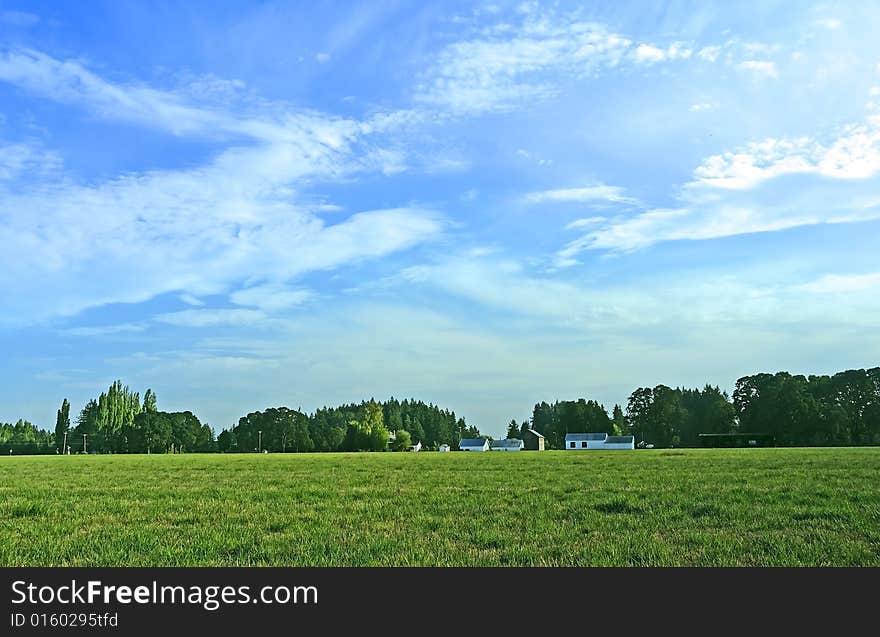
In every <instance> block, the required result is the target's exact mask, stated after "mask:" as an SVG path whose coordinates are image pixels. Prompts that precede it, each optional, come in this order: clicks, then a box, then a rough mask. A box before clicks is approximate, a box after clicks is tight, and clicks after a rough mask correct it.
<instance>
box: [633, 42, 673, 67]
mask: <svg viewBox="0 0 880 637" xmlns="http://www.w3.org/2000/svg"><path fill="white" fill-rule="evenodd" d="M633 57H634V58H635V60H636V62H641V63H643V64H654V63H655V62H662V61H663V60H665V59H666V51H664V50H663V49H658V48H657V47H656V46H651V45H650V44H640V45H638V46H637V47H636V50H635V51H633Z"/></svg>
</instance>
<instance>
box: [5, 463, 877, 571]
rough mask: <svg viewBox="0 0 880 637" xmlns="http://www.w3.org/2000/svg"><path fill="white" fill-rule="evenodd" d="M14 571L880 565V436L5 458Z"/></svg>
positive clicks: (9, 561) (8, 549)
mask: <svg viewBox="0 0 880 637" xmlns="http://www.w3.org/2000/svg"><path fill="white" fill-rule="evenodd" d="M0 565H3V566H18V565H28V566H37V565H39V566H60V565H70V566H73V565H77V566H129V565H132V566H133V565H142V566H173V565H198V566H212V565H273V566H368V565H383V566H385V565H393V566H422V565H431V566H433V565H450V566H453V565H454V566H466V565H472V566H478V565H525V566H543V565H552V566H575V565H578V566H589V565H615V566H616V565H686V566H719V565H724V566H727V565H731V566H732V565H742V566H753V565H768V566H769V565H773V566H783V565H828V566H844V565H865V566H867V565H873V566H877V565H880V448H861V449H849V448H848V449H743V450H725V449H718V450H651V451H644V450H639V451H635V452H633V451H630V452H626V451H617V452H613V451H605V452H602V451H588V452H566V451H557V452H544V453H538V452H520V453H500V452H494V453H484V454H478V453H473V454H468V453H461V452H453V453H445V454H441V453H418V454H407V453H394V454H392V453H379V454H369V453H359V454H287V455H281V454H263V455H257V454H247V455H245V454H242V455H195V454H193V455H176V456H168V455H152V456H124V455H116V456H70V457H59V456H50V457H45V456H44V457H3V458H0Z"/></svg>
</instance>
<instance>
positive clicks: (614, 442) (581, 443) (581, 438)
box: [565, 433, 636, 451]
mask: <svg viewBox="0 0 880 637" xmlns="http://www.w3.org/2000/svg"><path fill="white" fill-rule="evenodd" d="M565 448H566V449H569V450H572V451H580V450H583V449H635V448H636V445H635V437H634V436H609V435H608V434H606V433H585V434H565Z"/></svg>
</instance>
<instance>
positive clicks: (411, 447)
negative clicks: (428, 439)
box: [407, 442, 422, 451]
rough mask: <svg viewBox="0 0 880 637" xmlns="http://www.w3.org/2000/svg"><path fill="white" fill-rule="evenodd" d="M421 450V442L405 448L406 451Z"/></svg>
mask: <svg viewBox="0 0 880 637" xmlns="http://www.w3.org/2000/svg"><path fill="white" fill-rule="evenodd" d="M421 450H422V443H421V442H417V443H416V444H414V445H410V446H409V447H408V448H407V451H421Z"/></svg>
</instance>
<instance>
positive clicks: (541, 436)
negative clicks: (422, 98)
mask: <svg viewBox="0 0 880 637" xmlns="http://www.w3.org/2000/svg"><path fill="white" fill-rule="evenodd" d="M526 431H528V432H529V433H530V434H534V435H536V436H538V438H543V437H544V436H543V435H542V434H539V433H538V432H537V431H535V430H534V429H526Z"/></svg>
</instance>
